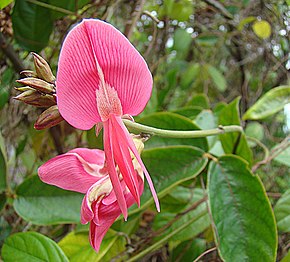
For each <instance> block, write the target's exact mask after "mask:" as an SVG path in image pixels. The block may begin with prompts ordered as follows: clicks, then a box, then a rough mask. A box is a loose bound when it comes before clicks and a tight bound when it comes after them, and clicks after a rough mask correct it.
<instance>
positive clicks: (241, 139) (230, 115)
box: [219, 98, 253, 165]
mask: <svg viewBox="0 0 290 262" xmlns="http://www.w3.org/2000/svg"><path fill="white" fill-rule="evenodd" d="M239 101H240V99H239V98H237V99H235V100H234V101H233V102H231V103H230V104H229V105H227V106H225V107H224V108H223V109H222V111H221V112H219V124H220V125H224V126H227V125H241V123H240V113H239ZM219 137H220V140H221V143H222V146H223V149H224V151H225V153H226V154H235V155H238V156H241V157H242V158H244V159H245V160H247V161H248V162H249V164H250V165H251V164H252V162H253V153H252V151H251V149H250V147H249V145H248V143H247V139H246V137H245V135H244V134H243V133H242V134H241V133H236V132H235V133H227V134H223V135H220V136H219Z"/></svg>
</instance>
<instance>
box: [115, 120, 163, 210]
mask: <svg viewBox="0 0 290 262" xmlns="http://www.w3.org/2000/svg"><path fill="white" fill-rule="evenodd" d="M112 120H113V122H114V123H113V125H114V126H115V127H116V129H117V132H118V134H119V135H120V136H122V137H123V139H124V140H127V144H128V146H129V148H130V150H131V151H132V153H133V154H134V156H135V157H136V159H137V161H138V163H139V164H140V166H141V168H142V169H143V172H144V174H145V177H146V179H147V182H148V184H149V188H150V190H151V193H152V196H153V198H154V201H155V205H156V209H157V211H158V212H160V205H159V200H158V196H157V194H156V191H155V189H154V185H153V182H152V180H151V177H150V175H149V173H148V171H147V169H146V167H145V165H144V164H143V161H142V159H141V157H140V155H139V153H138V151H137V149H136V147H135V145H134V142H133V139H132V137H131V136H130V134H129V132H128V130H127V128H126V127H125V125H124V123H123V122H122V119H119V118H117V117H115V118H112Z"/></svg>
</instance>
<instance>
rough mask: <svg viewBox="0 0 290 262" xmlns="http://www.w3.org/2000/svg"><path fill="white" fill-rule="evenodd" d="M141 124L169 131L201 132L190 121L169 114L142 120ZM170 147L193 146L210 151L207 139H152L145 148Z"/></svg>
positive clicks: (147, 117)
mask: <svg viewBox="0 0 290 262" xmlns="http://www.w3.org/2000/svg"><path fill="white" fill-rule="evenodd" d="M138 122H139V123H141V124H144V125H148V126H153V127H157V128H163V129H169V130H199V129H200V128H199V127H198V126H196V125H195V124H194V123H193V122H192V121H191V120H190V119H188V118H186V117H183V116H180V115H177V114H174V113H169V112H162V113H155V114H151V115H148V116H145V117H143V118H141V119H140V120H139V121H138ZM168 145H192V146H196V147H199V148H201V149H203V150H204V151H207V150H208V144H207V140H206V138H167V137H166V138H163V137H152V138H151V139H149V140H148V141H147V142H146V144H145V146H146V148H152V147H161V146H168Z"/></svg>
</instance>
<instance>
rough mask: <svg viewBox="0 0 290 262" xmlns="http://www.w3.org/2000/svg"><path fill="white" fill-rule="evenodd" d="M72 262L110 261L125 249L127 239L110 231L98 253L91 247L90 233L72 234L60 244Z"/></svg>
mask: <svg viewBox="0 0 290 262" xmlns="http://www.w3.org/2000/svg"><path fill="white" fill-rule="evenodd" d="M58 244H59V246H60V247H61V248H62V250H63V251H64V253H65V254H66V255H67V257H68V258H69V261H70V262H79V261H86V262H98V261H110V260H111V259H112V258H113V257H115V256H116V255H118V254H119V253H121V252H122V251H123V250H124V249H125V239H124V237H123V236H121V235H118V234H117V232H115V231H113V230H109V231H108V232H107V234H106V235H105V237H104V239H103V241H102V244H101V247H100V250H99V252H98V253H96V251H95V250H94V249H93V248H92V247H91V245H90V242H89V232H87V231H85V232H74V231H73V232H71V233H69V234H68V235H66V236H65V237H64V238H63V239H62V240H61V241H60V242H59V243H58Z"/></svg>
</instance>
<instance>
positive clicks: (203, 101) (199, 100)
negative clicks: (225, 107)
mask: <svg viewBox="0 0 290 262" xmlns="http://www.w3.org/2000/svg"><path fill="white" fill-rule="evenodd" d="M186 105H187V106H198V107H201V108H203V109H209V108H210V106H209V100H208V97H207V96H206V95H205V94H196V95H194V96H193V97H192V98H191V100H190V101H189V102H188V103H187V104H186Z"/></svg>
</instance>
